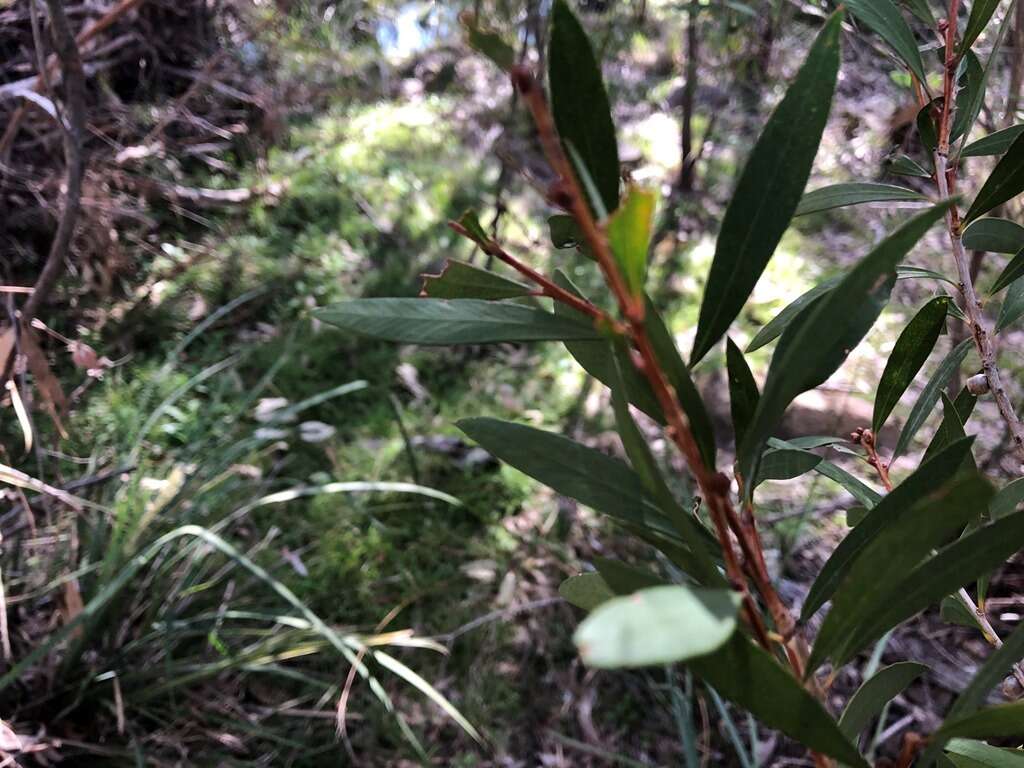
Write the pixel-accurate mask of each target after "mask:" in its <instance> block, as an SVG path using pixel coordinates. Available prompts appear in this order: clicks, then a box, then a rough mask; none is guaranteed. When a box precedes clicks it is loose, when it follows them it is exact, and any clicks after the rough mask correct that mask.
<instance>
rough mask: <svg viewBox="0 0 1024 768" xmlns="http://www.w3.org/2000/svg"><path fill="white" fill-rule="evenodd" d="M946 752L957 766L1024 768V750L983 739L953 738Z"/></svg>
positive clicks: (968, 767) (960, 767) (964, 767)
mask: <svg viewBox="0 0 1024 768" xmlns="http://www.w3.org/2000/svg"><path fill="white" fill-rule="evenodd" d="M946 752H947V753H948V754H949V755H951V756H952V759H953V763H954V764H955V765H956V766H957V768H975V766H977V767H978V768H1024V751H1021V750H1019V749H1001V748H999V747H993V746H990V745H988V744H986V743H985V742H983V741H974V740H973V739H953V740H952V741H951V742H950V743H949V744H947V745H946ZM958 758H963V759H962V760H961V759H958Z"/></svg>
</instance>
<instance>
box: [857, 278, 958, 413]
mask: <svg viewBox="0 0 1024 768" xmlns="http://www.w3.org/2000/svg"><path fill="white" fill-rule="evenodd" d="M949 302H950V299H949V297H948V296H939V297H937V298H934V299H932V300H931V301H929V302H928V303H927V304H925V305H924V306H923V307H922V308H921V310H920V311H919V312H918V313H917V314H916V315H914V317H913V319H911V321H910V323H908V324H907V327H906V328H904V329H903V332H902V333H901V334H900V337H899V338H898V339H897V340H896V346H895V347H893V350H892V354H890V355H889V360H888V361H887V362H886V364H885V370H884V371H882V378H881V380H880V381H879V382H878V391H877V392H876V394H875V410H874V414H873V415H872V417H871V429H872V430H874V432H875V433H877V432H878V430H880V429H881V428H882V425H883V424H885V420H886V419H887V418H889V414H890V413H892V409H893V408H895V407H896V404H897V403H898V402H899V401H900V398H901V397H902V396H903V393H904V392H906V391H907V387H909V386H910V383H911V382H912V381H913V380H914V377H915V376H917V373H918V371H920V370H921V366H922V365H924V361H925V360H927V359H928V355H930V354H931V352H932V348H933V347H934V346H935V342H936V340H937V339H938V338H939V334H940V333H941V332H942V328H943V327H944V325H945V322H946V309H947V307H948V306H949Z"/></svg>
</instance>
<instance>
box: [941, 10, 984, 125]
mask: <svg viewBox="0 0 1024 768" xmlns="http://www.w3.org/2000/svg"><path fill="white" fill-rule="evenodd" d="M981 2H986V0H981ZM986 82H987V78H986V76H985V71H984V70H983V69H982V68H981V62H980V61H978V57H977V56H975V55H974V52H973V51H968V52H967V53H966V54H965V55H964V73H963V76H962V79H961V81H960V83H959V87H960V91H959V92H958V93H957V95H956V115H955V116H954V117H953V126H952V130H951V131H950V134H949V140H950V141H951V142H955V141H956V140H957V139H959V138H960V137H961V136H963V135H964V133H965V132H966V131H967V130H968V128H969V127H970V126H971V125H973V123H974V105H975V104H980V103H981V102H982V101H984V99H985V84H986Z"/></svg>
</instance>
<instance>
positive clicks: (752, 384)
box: [725, 337, 761, 445]
mask: <svg viewBox="0 0 1024 768" xmlns="http://www.w3.org/2000/svg"><path fill="white" fill-rule="evenodd" d="M725 364H726V369H727V372H728V378H729V412H730V414H731V415H732V429H733V434H734V435H735V437H736V445H739V444H740V443H742V442H743V435H744V433H745V432H746V430H747V425H748V424H750V420H751V418H753V416H754V411H755V410H756V409H757V401H758V398H760V397H761V393H760V392H758V391H757V382H756V381H754V374H752V373H751V372H750V366H748V365H747V361H746V360H745V359H744V357H743V353H742V352H740V348H739V347H737V346H736V345H735V344H734V343H733V340H732V339H731V338H728V337H726V339H725Z"/></svg>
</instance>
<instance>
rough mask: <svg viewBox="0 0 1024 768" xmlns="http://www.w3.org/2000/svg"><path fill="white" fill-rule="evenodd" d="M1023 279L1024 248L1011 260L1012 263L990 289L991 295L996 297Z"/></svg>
mask: <svg viewBox="0 0 1024 768" xmlns="http://www.w3.org/2000/svg"><path fill="white" fill-rule="evenodd" d="M1021 277H1024V248H1022V249H1021V250H1019V251H1017V255H1016V256H1014V257H1013V258H1012V259H1010V263H1009V264H1007V265H1006V268H1005V269H1004V270H1003V271H1002V272H1000V273H999V277H997V278H996V281H995V282H994V283H993V284H992V287H991V288H990V289H989V294H991V295H995V294H997V293H999V292H1000V291H1001V290H1003V288H1006V287H1007V286H1008V285H1009V284H1010V283H1012V282H1013V281H1014V280H1017V279H1018V278H1021Z"/></svg>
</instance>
